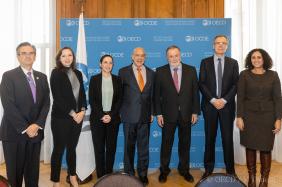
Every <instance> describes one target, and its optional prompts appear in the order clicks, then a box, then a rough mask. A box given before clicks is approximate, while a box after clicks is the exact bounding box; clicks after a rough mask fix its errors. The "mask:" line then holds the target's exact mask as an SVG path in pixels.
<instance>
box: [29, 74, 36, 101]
mask: <svg viewBox="0 0 282 187" xmlns="http://www.w3.org/2000/svg"><path fill="white" fill-rule="evenodd" d="M27 80H28V83H29V87H30V89H31V93H32V97H33V101H34V103H36V87H35V83H34V80H33V78H32V76H31V72H27Z"/></svg>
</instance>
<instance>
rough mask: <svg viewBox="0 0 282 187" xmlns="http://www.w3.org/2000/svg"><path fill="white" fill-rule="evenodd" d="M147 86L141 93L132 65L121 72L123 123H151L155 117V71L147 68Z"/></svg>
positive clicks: (121, 111)
mask: <svg viewBox="0 0 282 187" xmlns="http://www.w3.org/2000/svg"><path fill="white" fill-rule="evenodd" d="M145 68H146V84H145V86H144V89H143V91H142V92H141V91H140V89H139V86H138V82H137V80H136V78H135V75H134V72H133V68H132V64H131V65H129V66H126V67H124V68H122V69H120V70H119V76H120V78H121V81H122V89H123V92H122V93H123V99H122V105H121V109H120V115H121V121H122V122H124V123H137V122H140V120H141V121H142V122H144V123H149V122H150V119H151V115H153V112H154V110H153V87H154V71H153V70H151V69H149V68H148V67H146V66H145Z"/></svg>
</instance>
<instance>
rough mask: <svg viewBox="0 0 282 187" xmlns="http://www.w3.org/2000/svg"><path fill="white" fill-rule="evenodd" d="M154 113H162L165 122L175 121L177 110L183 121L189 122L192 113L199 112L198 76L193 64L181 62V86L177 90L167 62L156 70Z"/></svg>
mask: <svg viewBox="0 0 282 187" xmlns="http://www.w3.org/2000/svg"><path fill="white" fill-rule="evenodd" d="M155 110H156V115H162V116H163V118H164V121H165V122H166V123H176V122H177V119H178V115H179V111H180V113H181V116H182V118H183V120H184V122H185V123H188V122H191V116H192V114H200V100H199V89H198V78H197V73H196V69H195V68H194V67H193V66H189V65H187V64H183V63H182V77H181V87H180V90H179V93H178V92H177V90H176V88H175V86H174V82H173V78H172V75H171V71H170V66H169V64H166V65H164V66H161V67H159V68H157V70H156V82H155Z"/></svg>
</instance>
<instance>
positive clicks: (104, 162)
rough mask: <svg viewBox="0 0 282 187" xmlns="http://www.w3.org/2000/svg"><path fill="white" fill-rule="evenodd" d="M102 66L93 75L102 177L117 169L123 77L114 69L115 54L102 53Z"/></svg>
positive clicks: (91, 100) (94, 136)
mask: <svg viewBox="0 0 282 187" xmlns="http://www.w3.org/2000/svg"><path fill="white" fill-rule="evenodd" d="M100 67H101V73H100V74H98V75H95V76H92V77H91V80H90V85H89V104H90V106H91V115H90V124H91V125H90V126H91V132H92V139H93V144H94V153H95V162H96V173H97V177H98V178H100V177H102V176H103V175H105V174H109V173H112V172H113V165H114V160H115V153H116V144H117V135H118V129H119V124H120V116H119V108H120V105H121V97H122V88H121V87H122V86H121V81H120V79H119V77H117V76H115V75H113V74H112V73H111V71H112V68H113V58H112V56H110V55H104V56H102V57H101V59H100Z"/></svg>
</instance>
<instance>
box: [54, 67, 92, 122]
mask: <svg viewBox="0 0 282 187" xmlns="http://www.w3.org/2000/svg"><path fill="white" fill-rule="evenodd" d="M74 73H75V74H76V76H77V78H78V80H79V83H80V90H79V97H78V102H77V103H76V100H75V97H74V95H73V92H72V87H71V82H70V80H69V78H68V75H67V74H66V72H64V71H63V70H59V69H57V68H55V69H53V71H52V73H51V77H50V86H51V90H52V95H53V106H52V114H51V115H52V117H56V118H72V117H71V116H70V115H69V113H70V111H71V110H74V111H75V112H80V111H81V109H82V108H85V109H86V107H87V104H86V96H85V91H84V86H83V80H82V74H81V72H80V71H78V70H76V69H75V70H74ZM76 108H78V110H76Z"/></svg>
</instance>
